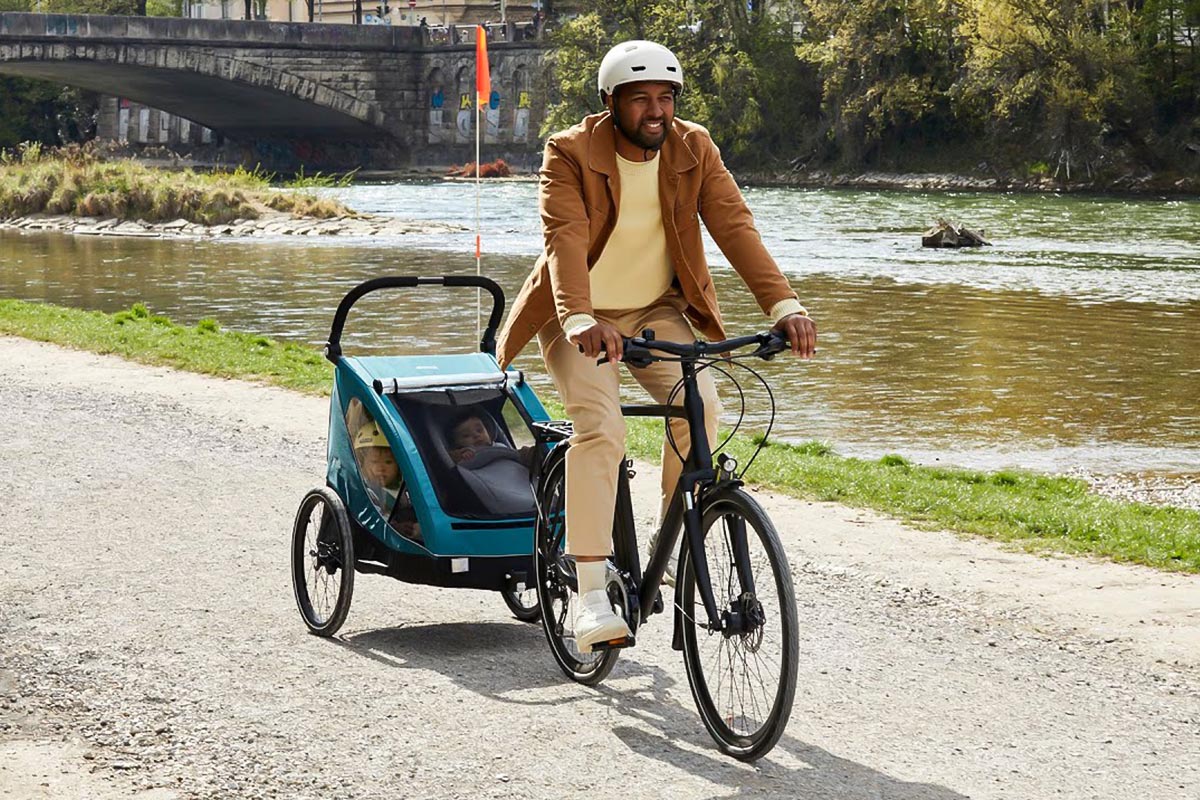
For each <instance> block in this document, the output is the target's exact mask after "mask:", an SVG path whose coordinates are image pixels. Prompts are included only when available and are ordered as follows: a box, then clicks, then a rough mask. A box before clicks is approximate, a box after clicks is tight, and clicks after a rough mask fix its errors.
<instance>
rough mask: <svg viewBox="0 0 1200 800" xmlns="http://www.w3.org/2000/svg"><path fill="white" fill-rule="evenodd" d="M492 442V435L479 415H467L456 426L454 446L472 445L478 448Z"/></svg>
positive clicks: (471, 446) (452, 443)
mask: <svg viewBox="0 0 1200 800" xmlns="http://www.w3.org/2000/svg"><path fill="white" fill-rule="evenodd" d="M491 443H492V437H491V435H490V434H489V433H488V430H487V428H486V427H484V424H483V421H482V420H480V419H479V418H478V417H467V418H466V419H464V420H463V421H462V422H460V423H458V424H457V425H455V426H454V441H453V442H451V445H453V446H454V447H470V448H475V449H478V448H480V447H487V446H489V445H490V444H491Z"/></svg>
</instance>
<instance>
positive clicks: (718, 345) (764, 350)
mask: <svg viewBox="0 0 1200 800" xmlns="http://www.w3.org/2000/svg"><path fill="white" fill-rule="evenodd" d="M752 344H756V345H758V348H757V349H755V351H754V352H753V353H750V355H751V356H753V357H756V358H761V359H762V360H764V361H770V360H771V359H772V358H774V357H775V354H776V353H782V352H783V351H784V350H787V349H788V348H789V347H791V345H790V344H789V342H788V340H787V337H786V336H784V335H783V334H782V333H780V332H779V331H774V330H771V331H762V332H761V333H754V334H750V335H749V336H738V337H736V338H733V339H725V340H723V341H720V342H705V341H700V340H697V341H695V342H692V343H690V344H685V343H683V342H666V341H660V340H658V339H655V338H654V331H652V330H645V331H642V335H641V336H632V337H628V338H627V337H624V336H623V337H621V347H622V350H623V353H622V356H621V360H622V361H624V362H625V363H627V364H629V365H630V366H632V367H646V366H649V365H650V364H651V363H652V362H655V361H661V360H662V356H657V355H654V353H653V352H652V351H655V350H657V351H658V352H660V353H667V354H668V355H672V356H678V357H679V358H682V359H684V360H696V359H698V358H705V357H707V356H718V355H721V354H723V353H731V352H733V351H734V350H740V349H741V348H743V347H746V346H748V345H752ZM605 362H606V359H601V360H600V361H598V362H597V363H599V364H603V363H605Z"/></svg>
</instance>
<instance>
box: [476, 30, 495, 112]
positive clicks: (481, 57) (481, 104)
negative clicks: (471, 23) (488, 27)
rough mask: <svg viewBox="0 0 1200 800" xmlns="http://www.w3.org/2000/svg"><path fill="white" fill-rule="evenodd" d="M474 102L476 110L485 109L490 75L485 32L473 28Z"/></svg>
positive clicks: (490, 87) (490, 88)
mask: <svg viewBox="0 0 1200 800" xmlns="http://www.w3.org/2000/svg"><path fill="white" fill-rule="evenodd" d="M475 95H476V97H475V100H476V105H475V107H476V108H487V104H488V101H489V100H490V99H491V96H492V73H491V71H490V70H489V69H488V54H487V31H485V30H484V29H483V26H482V25H476V26H475Z"/></svg>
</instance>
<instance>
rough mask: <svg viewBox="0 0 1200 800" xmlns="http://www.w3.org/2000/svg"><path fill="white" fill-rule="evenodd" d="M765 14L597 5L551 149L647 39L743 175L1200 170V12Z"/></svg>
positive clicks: (1197, 4) (1049, 2)
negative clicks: (628, 45)
mask: <svg viewBox="0 0 1200 800" xmlns="http://www.w3.org/2000/svg"><path fill="white" fill-rule="evenodd" d="M760 5H762V4H760V3H759V2H757V0H752V2H750V3H749V4H748V3H746V2H744V1H743V0H737V1H736V2H734V0H693V2H688V3H668V2H651V1H650V0H600V2H597V3H594V4H591V5H589V8H590V9H591V10H590V11H589V12H588V13H586V14H584V15H582V16H579V17H576V18H575V19H573V20H571V21H569V22H567V23H566V24H564V25H563V26H562V27H561V28H560V29H559V31H558V32H557V34H556V36H555V39H554V45H555V50H554V51H553V55H552V60H551V63H552V67H553V70H552V74H553V80H552V88H553V90H554V92H553V93H552V94H553V96H552V103H551V105H550V109H549V111H550V113H549V115H548V116H547V120H546V127H545V130H544V133H549V132H550V131H552V130H556V129H559V128H562V127H565V126H567V125H570V124H573V123H574V122H576V121H578V120H579V118H580V117H581V116H583V115H584V114H586V113H590V112H594V111H598V110H600V109H601V105H600V101H599V99H598V98H597V96H596V88H595V75H596V69H597V67H598V65H599V63H600V58H601V56H602V55H603V54H604V52H605V51H606V50H607V49H608V48H609V47H610V46H611V45H612V44H614V43H616V42H618V41H622V40H624V39H633V38H647V39H652V40H655V41H659V42H661V43H663V44H665V45H667V46H668V47H670V48H672V49H673V50H674V51H675V52H676V54H677V55H678V56H679V58H680V61H681V62H682V63H683V66H684V73H685V76H686V79H687V83H688V86H687V89H686V91H685V93H684V96H683V97H682V98H681V102H680V107H679V114H680V116H684V117H686V118H689V119H693V120H696V121H698V122H700V123H702V124H704V125H706V126H708V127H709V129H710V130H711V131H712V133H713V137H714V138H715V139H716V140H717V142H718V143H719V144H720V145H721V146H722V148H723V149H724V150H725V151H726V153H727V154H728V155H729V156H730V157H731V160H733V161H735V162H740V163H743V164H746V163H752V164H754V165H755V166H756V167H760V168H761V167H769V166H770V165H772V164H778V163H779V162H780V161H781V160H784V159H786V160H789V161H792V162H793V163H795V162H809V163H821V162H824V163H833V162H839V163H841V164H842V165H843V166H846V167H851V168H856V167H857V168H861V167H864V166H871V165H883V166H894V167H895V166H899V167H903V166H904V164H905V163H906V160H907V161H911V160H912V159H913V158H914V154H918V153H922V152H923V153H927V154H931V155H932V157H937V156H940V155H941V154H943V153H946V152H953V153H957V154H959V157H960V158H963V159H966V158H972V159H975V158H978V159H979V160H988V161H997V162H1000V163H1003V164H1008V165H1010V166H1015V165H1018V164H1025V165H1029V164H1033V163H1041V162H1044V163H1048V164H1050V165H1052V168H1053V169H1059V170H1062V169H1065V170H1068V171H1069V170H1072V169H1075V170H1077V171H1090V170H1092V169H1093V168H1096V167H1103V166H1104V165H1105V164H1106V163H1116V162H1121V161H1124V162H1128V163H1136V164H1140V165H1142V166H1149V167H1167V168H1180V169H1185V170H1191V171H1200V156H1196V155H1194V154H1195V152H1196V150H1197V149H1198V148H1197V143H1198V142H1200V0H1126V2H1119V0H793V1H792V2H790V3H788V2H784V3H771V4H767V7H768V8H769V10H767V11H763V10H760V9H759V7H760ZM793 25H794V26H795V27H794V28H793ZM794 30H802V34H801V35H800V36H799V37H798V38H797V39H796V40H795V41H793V31H794ZM1189 153H1190V154H1193V155H1188V154H1189ZM814 155H815V156H816V162H810V159H811V158H812V157H813V156H814ZM1189 159H1192V162H1189ZM1193 162H1194V163H1193ZM970 163H971V164H974V163H975V162H974V160H972V161H971V162H970Z"/></svg>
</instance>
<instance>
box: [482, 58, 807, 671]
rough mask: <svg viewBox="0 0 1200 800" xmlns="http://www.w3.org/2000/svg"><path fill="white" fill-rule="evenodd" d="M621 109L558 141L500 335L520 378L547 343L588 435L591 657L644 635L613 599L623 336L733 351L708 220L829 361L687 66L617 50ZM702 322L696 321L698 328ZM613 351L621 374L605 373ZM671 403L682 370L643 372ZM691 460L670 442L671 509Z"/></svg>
mask: <svg viewBox="0 0 1200 800" xmlns="http://www.w3.org/2000/svg"><path fill="white" fill-rule="evenodd" d="M598 88H599V91H600V98H601V100H602V101H603V102H604V104H605V106H606V107H607V111H605V112H603V113H600V114H593V115H590V116H588V117H585V118H584V119H583V121H582V122H580V123H579V124H578V125H575V126H573V127H571V128H568V129H567V130H565V131H561V132H559V133H556V134H554V135H553V136H551V137H550V139H549V141H547V143H546V152H545V157H544V160H543V163H542V169H541V184H540V190H539V198H538V202H539V208H540V212H541V216H542V231H543V235H544V240H545V249H544V251H543V253H542V256H541V257H540V258H539V259H538V261H537V264H536V265H535V266H534V269H533V272H532V273H531V274H530V275H529V277H528V278H527V279H526V280H525V284H524V285H523V286H522V287H521V291H520V293H519V294H518V295H517V299H516V301H515V302H514V304H513V309H512V312H511V313H510V314H509V316H508V319H507V320H506V322H505V325H504V328H503V330H502V331H501V333H500V337H499V344H498V352H499V359H500V363H501V365H503V366H507V365H508V364H509V363H510V362H511V361H512V360H513V359H514V358H515V357H516V355H517V354H518V353H519V352H520V351H521V349H522V348H523V347H524V346H525V345H526V344H527V343H528V342H529V341H530V340H531V339H532V338H534V336H536V337H537V339H538V344H539V346H540V348H541V353H542V358H543V359H544V360H545V362H546V368H547V370H548V371H549V373H550V376H551V378H553V380H554V383H555V386H556V387H557V389H558V392H559V395H560V396H561V397H562V399H563V403H564V405H565V406H566V411H567V415H568V416H569V417H570V418H571V421H572V423H573V425H574V435H573V436H572V437H571V447H570V449H569V450H568V451H567V456H566V498H567V499H566V526H567V546H566V550H567V553H568V554H569V555H572V556H573V557H574V558H575V562H576V569H577V577H578V589H579V593H578V596H577V598H576V599H575V601H574V602H572V603H571V608H572V616H573V630H574V633H575V643H576V647H577V648H578V649H579V650H580V651H581V652H584V653H586V652H589V651H590V650H591V649H592V646H593V645H595V644H597V643H599V642H605V641H610V640H614V639H620V638H624V637H627V636H628V635H629V629H628V627H627V626H626V625H625V622H624V620H623V619H622V618H621V617H620V616H619V615H617V614H616V613H614V612H613V609H612V605H611V604H610V602H609V599H608V596H607V593H606V590H605V587H606V584H607V575H606V565H605V562H606V560H607V558H608V556H609V554H610V551H611V546H612V527H613V511H614V506H615V502H616V493H617V470H618V468H619V466H620V464H621V460H622V458H623V456H624V453H625V420H624V417H622V415H621V406H620V398H619V387H620V376H619V374H618V371H617V366H616V365H617V364H618V363H619V362H620V360H621V355H622V352H621V351H622V342H621V338H622V336H624V337H631V336H636V335H639V334H640V333H641V331H642V330H644V329H646V328H651V329H653V330H654V331H655V336H656V338H658V339H662V340H670V341H691V340H692V339H694V338H695V333H693V327H692V326H694V327H695V329H696V330H698V331H699V332H700V333H701V334H702V335H704V336H706V337H708V338H709V339H724V338H725V331H724V327H723V324H722V321H721V313H720V309H719V308H718V306H717V298H716V292H715V290H714V288H713V282H712V276H711V275H710V274H709V271H708V265H707V263H706V261H705V258H704V243H703V240H702V238H701V234H700V225H699V223H700V221H701V220H703V221H704V225H705V227H706V228H707V229H708V231H709V233H710V234H711V235H712V237H713V239H714V240H715V241H716V243H717V245H718V246H719V247H720V248H721V252H723V253H724V254H725V256H726V258H728V259H729V262H730V263H731V264H732V265H733V268H734V269H735V270H736V271H737V272H738V274H739V275H740V276H741V277H742V279H743V280H744V281H745V283H746V285H747V286H748V287H749V289H750V291H751V292H752V293H753V294H754V297H755V299H756V300H757V301H758V304H759V306H760V307H761V308H762V310H763V312H764V313H766V315H767V316H768V317H770V319H771V320H772V321H773V323H774V328H775V329H776V330H778V331H781V332H782V333H783V334H784V335H786V337H787V339H788V342H789V343H790V345H791V349H792V352H793V353H795V354H797V355H800V356H801V357H804V358H809V357H811V356H812V354H813V352H814V351H815V349H816V326H815V325H814V324H813V322H812V320H810V319H809V318H808V314H807V312H806V311H805V310H804V307H803V306H801V305H800V302H799V301H798V300H797V298H796V294H795V293H794V292H793V291H792V289H791V287H790V286H789V285H788V282H787V279H786V278H784V276H783V275H782V273H781V272H780V271H779V267H778V266H777V265H776V264H775V261H774V260H773V259H772V258H771V256H770V254H768V253H767V251H766V248H765V247H764V246H763V244H762V239H761V238H760V236H759V234H758V230H757V229H756V228H755V227H754V219H753V216H752V215H751V213H750V209H749V208H748V207H747V206H746V203H745V200H744V199H743V198H742V195H741V192H740V191H739V190H738V188H737V184H736V183H735V182H734V180H733V177H732V176H731V175H730V174H729V171H728V170H727V169H726V168H725V165H724V163H723V162H722V161H721V156H720V153H719V152H718V150H717V147H716V145H715V144H714V143H713V141H712V139H711V138H710V137H709V134H708V131H707V130H705V129H704V128H703V127H701V126H700V125H696V124H694V123H690V122H685V121H683V120H679V119H676V118H675V101H676V99H677V98H678V96H679V94H680V92H682V91H683V70H682V68H681V67H680V65H679V61H678V59H676V58H675V56H674V54H673V53H671V51H670V50H668V49H667V48H665V47H663V46H661V45H658V44H655V43H653V42H646V41H630V42H624V43H622V44H619V45H617V46H616V47H613V48H612V49H611V50H609V52H608V54H607V55H605V57H604V59H603V61H602V62H601V64H600V72H599V76H598ZM689 323H690V324H689ZM602 353H603V354H604V355H605V356H606V358H607V361H608V363H607V364H605V365H603V366H601V367H597V366H596V359H597V358H598V357H599V356H600V355H601V354H602ZM631 374H632V375H633V376H634V378H635V379H636V380H637V381H638V383H640V384H641V385H642V387H643V388H644V389H645V390H646V391H647V392H648V393H649V394H650V395H651V396H652V397H653V398H654V400H655V402H657V403H666V402H667V398H668V395H669V394H670V393H671V390H672V389H673V388H674V386H675V385H676V383H677V382H678V381H679V378H680V367H679V365H678V364H677V363H672V362H655V363H654V364H652V365H650V366H648V367H645V368H640V369H636V370H631ZM699 382H700V389H701V395H702V397H703V399H704V407H705V428H706V429H707V431H708V436H709V439H710V440H713V441H715V437H716V434H717V419H718V416H719V412H720V405H719V402H718V399H717V394H716V389H715V387H714V385H713V380H712V375H711V373H710V372H708V371H705V372H702V373H701V374H700V376H699ZM671 432H672V435H673V438H674V441H675V446H676V447H677V448H678V449H679V452H680V453H681V454H682V455H684V456H686V455H687V453H688V450H689V449H690V436H689V433H688V429H687V423H686V421H685V420H683V419H672V420H671ZM681 470H682V462H681V461H680V460H679V457H678V456H677V455H676V454H675V451H674V449H672V447H671V446H670V443H669V442H666V443H664V445H663V468H662V503H661V507H660V511H659V513H660V518H661V516H662V515H663V514H665V512H666V508H667V505H668V504H669V501H670V493H671V492H672V491H673V490H674V487H675V485H676V483H677V481H678V478H679V473H680V471H681Z"/></svg>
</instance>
